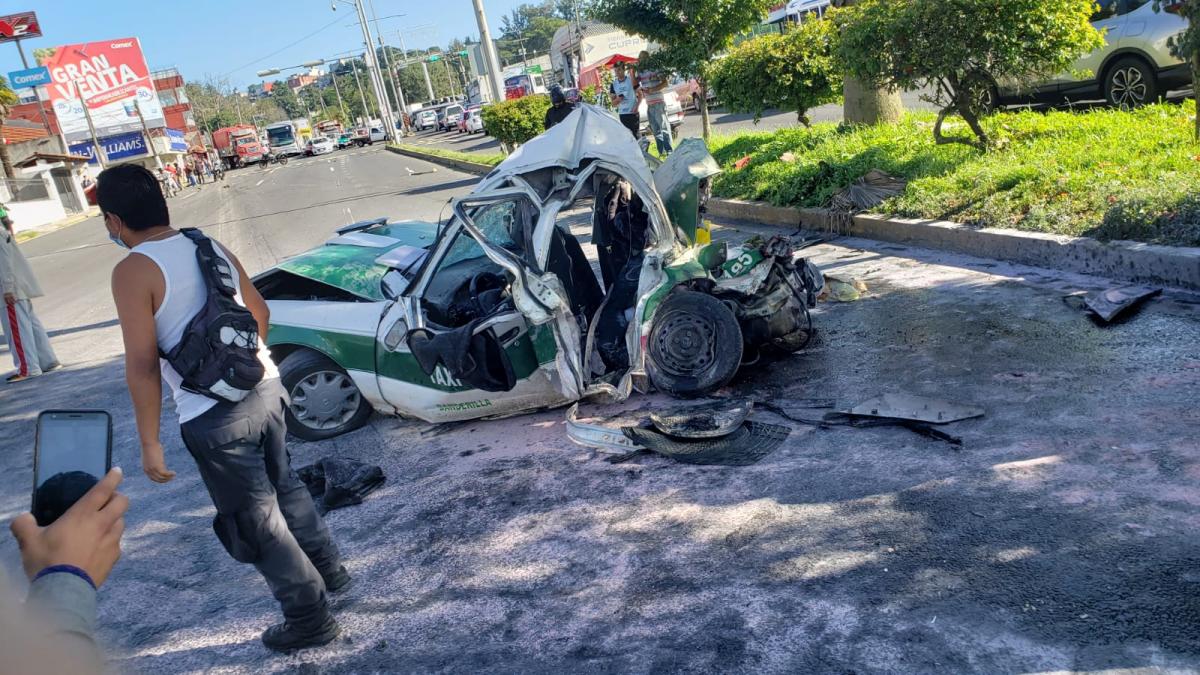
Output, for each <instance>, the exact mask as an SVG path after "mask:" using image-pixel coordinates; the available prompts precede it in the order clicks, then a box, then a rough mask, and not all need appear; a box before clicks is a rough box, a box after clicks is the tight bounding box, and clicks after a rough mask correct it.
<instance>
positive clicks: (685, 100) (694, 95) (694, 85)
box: [668, 77, 717, 110]
mask: <svg viewBox="0 0 1200 675" xmlns="http://www.w3.org/2000/svg"><path fill="white" fill-rule="evenodd" d="M668 86H670V88H671V91H673V92H675V96H676V97H678V99H679V103H680V105H682V106H683V107H684V108H686V109H688V110H699V109H700V83H699V82H697V81H696V78H691V79H687V80H685V79H683V78H682V77H675V78H672V79H671V83H670V85H668ZM716 102H717V92H716V90H715V89H713V88H712V87H709V88H708V105H710V106H711V105H713V104H714V103H716Z"/></svg>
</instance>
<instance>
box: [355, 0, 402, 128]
mask: <svg viewBox="0 0 1200 675" xmlns="http://www.w3.org/2000/svg"><path fill="white" fill-rule="evenodd" d="M354 9H355V10H357V11H358V22H359V25H361V26H362V31H363V42H364V44H365V46H366V48H367V51H366V58H367V71H368V72H367V74H368V75H370V76H371V84H372V89H374V90H375V98H376V99H377V100H378V102H379V108H380V110H379V117H380V120H381V121H382V122H383V124H384V126H385V127H387V128H388V129H390V131H388V132H387V134H388V136H392V135H394V134H395V129H396V124H395V122H394V121H393V120H392V104H391V103H390V102H389V101H388V95H387V90H386V89H385V88H384V84H383V76H382V74H380V72H379V64H378V62H377V61H376V60H375V47H374V40H372V39H371V26H370V24H369V23H368V22H367V12H366V10H365V9H364V8H363V2H362V0H354Z"/></svg>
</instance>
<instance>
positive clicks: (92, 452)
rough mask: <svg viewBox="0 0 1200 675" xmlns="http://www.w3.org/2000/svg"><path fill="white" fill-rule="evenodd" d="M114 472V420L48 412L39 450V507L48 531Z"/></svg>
mask: <svg viewBox="0 0 1200 675" xmlns="http://www.w3.org/2000/svg"><path fill="white" fill-rule="evenodd" d="M110 468H112V417H110V416H109V414H108V413H107V412H105V411H103V410H46V411H43V412H42V413H41V414H39V415H38V418H37V434H36V436H35V437H34V445H33V500H32V501H33V505H32V508H31V511H32V512H33V516H34V518H35V519H36V520H37V522H38V525H41V526H42V527H45V526H47V525H49V524H50V523H53V522H54V521H55V520H57V519H58V517H59V516H61V515H62V514H63V513H65V512H66V511H67V509H69V508H71V505H72V504H74V503H75V502H77V501H79V498H80V497H82V496H83V495H84V493H86V492H87V491H88V490H90V489H91V488H92V486H93V485H95V484H96V483H98V482H99V481H100V479H101V478H102V477H104V474H106V473H108V470H109V469H110Z"/></svg>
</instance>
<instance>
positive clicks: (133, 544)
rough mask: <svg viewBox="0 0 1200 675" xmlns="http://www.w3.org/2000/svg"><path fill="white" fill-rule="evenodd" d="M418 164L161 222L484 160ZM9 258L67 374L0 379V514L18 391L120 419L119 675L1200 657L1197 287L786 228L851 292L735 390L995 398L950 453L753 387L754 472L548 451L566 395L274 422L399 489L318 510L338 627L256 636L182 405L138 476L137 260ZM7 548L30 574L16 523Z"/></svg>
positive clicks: (228, 197)
mask: <svg viewBox="0 0 1200 675" xmlns="http://www.w3.org/2000/svg"><path fill="white" fill-rule="evenodd" d="M406 167H407V168H410V169H412V170H413V171H414V172H416V173H421V174H422V175H415V176H414V175H410V174H409V172H408V171H406ZM432 168H433V167H431V166H430V165H427V164H423V163H421V162H418V161H415V160H411V159H407V158H403V157H400V156H395V155H390V154H387V153H385V152H383V151H381V150H379V149H367V150H362V151H345V152H343V153H339V154H336V155H333V156H331V157H327V158H326V157H322V158H316V159H308V160H302V161H295V162H292V163H290V164H289V165H288V166H286V167H282V168H278V169H269V170H266V171H260V170H257V169H250V170H244V171H241V172H234V173H231V174H230V175H229V178H228V179H227V181H226V184H225V185H224V186H215V187H206V188H204V189H203V190H201V191H199V192H195V193H193V194H192V195H191V196H186V197H182V198H177V199H176V200H173V201H172V203H171V206H172V212H173V219H174V224H176V225H199V226H203V227H206V228H208V231H209V232H210V233H212V234H213V235H214V236H216V237H218V238H220V239H221V240H222V241H223V242H225V243H226V244H227V245H229V246H230V247H231V249H232V250H233V251H234V252H235V253H236V254H237V255H239V256H240V257H241V258H242V259H243V260H244V261H245V262H246V264H247V266H248V267H249V268H250V269H251V270H258V269H262V268H263V267H264V266H267V265H270V264H272V263H273V262H275V261H276V260H278V259H280V258H282V257H285V256H288V255H291V254H293V253H296V252H298V251H301V250H304V249H306V248H308V247H310V246H313V245H315V244H318V243H319V242H321V241H322V240H323V239H325V238H326V237H327V236H329V234H330V232H331V231H332V230H333V229H334V228H335V227H336V226H338V225H341V224H344V223H347V222H350V221H352V220H357V219H361V218H368V217H374V216H377V215H389V216H392V217H394V218H434V217H437V216H438V214H439V213H440V212H441V211H442V207H443V205H444V203H445V200H446V199H447V198H448V197H449V196H451V195H452V194H461V193H462V192H463V191H465V190H466V189H468V188H469V186H470V185H472V184H473V183H474V182H475V179H474V178H473V177H469V176H465V175H462V174H458V173H455V172H451V171H447V170H444V169H440V170H438V171H436V172H432ZM423 172H430V173H423ZM770 232H771V230H769V229H766V228H762V227H759V226H755V225H753V224H746V223H721V224H719V228H718V231H717V235H718V236H719V237H722V238H727V239H733V240H740V239H742V238H744V237H746V236H748V235H751V234H759V233H770ZM22 246H23V248H24V250H25V251H26V253H27V254H28V255H30V256H32V257H33V265H34V268H35V270H36V272H37V273H38V274H39V276H40V278H41V279H42V281H43V285H44V286H46V289H47V292H48V295H47V297H46V298H44V299H42V300H40V301H38V302H37V308H38V311H39V313H40V314H41V316H42V317H43V319H44V320H45V322H46V324H47V325H48V326H49V328H50V329H51V331H52V334H53V336H54V337H53V340H54V344H55V347H56V348H57V349H58V350H59V353H60V356H61V357H62V358H63V361H64V362H65V363H66V364H67V367H66V368H65V369H64V370H62V371H58V372H55V373H51V374H49V375H46V376H44V377H42V378H38V379H34V380H30V381H27V382H24V383H20V384H17V385H10V386H4V385H0V521H5V522H6V521H8V520H10V519H11V518H12V517H13V516H14V515H15V514H16V513H18V512H19V511H21V510H23V509H25V508H26V507H27V505H28V494H29V492H28V491H29V484H30V474H29V472H30V448H31V446H32V439H33V420H34V417H35V415H36V413H37V411H38V410H41V409H45V408H50V407H100V408H105V409H108V410H111V411H112V412H113V413H114V418H115V421H116V429H115V452H114V455H115V461H116V462H117V463H118V464H120V465H122V466H123V467H125V469H126V473H127V476H128V479H127V480H126V483H125V486H124V488H123V490H124V491H125V492H126V493H127V494H129V495H130V497H131V501H132V507H131V511H130V514H129V518H128V529H127V532H126V536H125V540H124V551H125V556H124V558H123V559H122V560H121V562H120V564H119V565H118V567H117V568H116V570H115V571H114V573H113V575H112V577H111V578H110V579H109V581H108V583H107V584H106V585H105V586H104V588H103V589H102V594H101V595H102V597H101V603H100V609H101V616H100V620H101V625H102V628H101V638H102V642H103V644H105V645H106V647H107V648H108V650H109V653H110V654H111V656H112V660H113V668H114V669H115V670H116V671H118V672H145V673H159V672H171V673H186V672H236V673H256V674H259V673H283V672H307V673H316V672H330V673H333V672H336V673H351V672H397V671H399V672H463V671H489V672H612V671H622V672H661V671H693V672H694V671H700V672H723V673H737V672H768V673H773V672H777V673H795V672H803V673H825V672H856V673H875V672H879V673H886V672H922V673H924V672H946V673H965V672H982V673H995V672H1032V671H1038V672H1043V671H1101V670H1105V671H1108V670H1112V671H1119V670H1122V669H1146V670H1147V671H1151V672H1166V671H1171V672H1175V671H1195V670H1197V669H1200V632H1197V630H1196V626H1197V621H1198V620H1200V572H1198V571H1197V568H1196V560H1197V559H1198V558H1200V544H1198V543H1197V537H1196V531H1197V529H1198V527H1200V496H1198V494H1200V493H1198V492H1197V490H1196V488H1195V484H1196V480H1197V478H1200V448H1198V445H1197V441H1196V430H1197V429H1198V428H1200V413H1198V412H1197V409H1196V405H1195V402H1196V401H1197V400H1198V399H1200V346H1198V345H1200V341H1198V340H1197V339H1196V338H1197V335H1198V334H1200V305H1198V304H1197V302H1196V298H1195V296H1191V295H1185V294H1181V293H1176V292H1169V293H1167V294H1166V296H1165V297H1164V298H1162V299H1159V300H1157V301H1155V302H1154V303H1152V304H1151V305H1150V306H1148V307H1146V308H1145V309H1144V310H1143V311H1142V312H1140V313H1139V314H1138V315H1137V316H1135V317H1134V318H1132V319H1130V320H1128V321H1125V322H1122V323H1120V324H1118V325H1114V326H1111V327H1109V328H1100V327H1098V326H1096V325H1095V324H1093V323H1092V322H1091V321H1090V320H1088V319H1087V318H1085V317H1084V316H1083V315H1082V314H1081V313H1080V312H1079V311H1078V310H1077V309H1076V308H1074V307H1072V306H1071V305H1070V304H1069V303H1066V302H1064V301H1063V296H1064V295H1066V294H1068V293H1072V292H1076V291H1081V290H1094V289H1098V288H1101V287H1104V286H1105V285H1107V283H1108V282H1106V281H1104V280H1102V279H1096V278H1089V277H1081V276H1077V275H1067V274H1059V273H1055V272H1050V271H1047V270H1038V269H1034V268H1028V267H1021V266H1014V265H1007V264H1003V263H997V262H995V261H986V260H979V259H971V258H965V257H961V256H953V255H947V254H937V253H931V252H929V251H922V250H918V249H910V248H906V247H903V246H896V245H891V244H878V243H873V242H867V241H862V240H853V239H842V240H838V241H836V242H834V243H832V244H825V245H819V246H815V247H812V248H808V249H806V250H805V254H806V255H810V256H811V257H812V258H813V259H814V260H815V261H816V262H817V263H818V264H819V265H820V266H821V267H822V268H823V269H824V270H825V271H826V272H827V273H828V274H836V275H841V276H843V277H846V278H851V277H852V278H858V279H861V280H862V281H864V282H865V283H866V285H867V286H868V288H869V292H868V293H867V297H865V298H864V299H862V300H860V301H858V302H854V303H846V304H822V305H821V306H820V307H819V308H818V309H817V311H816V312H815V316H814V320H815V322H816V325H817V327H818V331H819V333H818V339H817V340H816V342H815V343H814V344H813V345H811V346H810V348H808V349H807V350H806V351H805V352H804V353H802V354H800V355H797V356H794V357H791V358H789V359H786V360H784V361H781V362H779V363H776V364H771V365H769V366H765V365H764V366H757V367H752V368H749V369H748V370H747V371H746V372H745V373H743V375H741V376H740V377H739V379H737V380H735V382H734V383H733V385H731V387H730V388H729V390H728V391H727V392H724V393H726V394H729V395H734V396H749V397H753V398H755V399H758V400H761V401H770V402H772V403H774V404H776V405H777V406H781V407H782V409H784V410H785V411H788V412H789V413H790V414H792V415H793V416H804V417H811V416H812V415H813V414H815V413H819V411H813V410H811V409H808V408H806V407H805V406H808V405H813V403H812V402H811V399H814V398H822V399H824V398H834V399H836V400H837V401H838V402H839V404H842V405H847V404H852V403H855V402H858V401H861V400H863V399H865V398H868V397H870V396H873V395H875V394H877V393H880V392H884V391H887V392H909V393H914V394H921V395H927V396H938V397H943V398H949V399H953V400H956V401H960V402H969V403H973V404H976V405H979V406H982V407H983V408H984V409H985V410H986V415H985V416H984V417H983V418H980V419H976V420H971V421H967V422H961V423H956V424H954V425H951V426H950V427H948V428H947V429H946V430H947V431H949V432H950V433H953V434H955V435H959V436H961V437H962V439H963V447H962V448H961V449H956V448H953V447H951V446H949V445H947V444H945V443H942V442H939V441H934V440H930V439H926V438H923V437H921V436H917V435H915V434H912V433H911V432H909V431H907V430H902V429H896V428H863V429H853V428H845V427H835V428H831V429H817V428H814V427H811V426H808V425H803V424H797V423H794V422H791V421H789V420H787V419H783V418H781V417H777V416H775V415H773V414H771V413H770V412H767V411H765V410H762V409H761V408H760V410H759V411H758V412H757V413H756V415H757V416H758V418H759V419H762V420H764V421H770V422H775V423H782V424H787V425H789V426H792V427H793V429H792V432H791V436H790V437H789V439H788V441H787V442H786V443H785V444H784V445H783V446H782V447H781V448H779V449H778V450H776V451H775V452H774V453H773V454H771V455H769V456H768V457H766V458H765V459H763V460H762V461H761V462H759V463H758V464H755V465H752V466H748V467H696V466H684V465H679V464H675V463H672V462H670V461H669V460H666V459H660V458H655V457H642V458H637V459H634V460H633V461H631V462H629V463H625V464H609V463H607V462H605V461H603V460H602V459H601V458H600V457H599V456H597V454H596V453H594V452H592V451H590V450H587V449H584V448H581V447H578V446H574V445H572V444H571V443H570V442H569V441H567V439H566V438H565V435H564V432H563V411H562V410H552V411H546V412H542V413H536V414H531V415H524V416H520V417H515V418H510V419H505V420H492V421H480V422H475V423H463V424H458V425H450V426H444V427H430V426H428V425H424V424H416V423H411V422H405V421H403V420H397V419H390V418H382V417H379V416H376V417H375V418H373V419H372V421H371V423H370V424H369V425H368V426H367V427H365V428H364V429H362V430H360V431H357V432H355V433H352V434H349V435H347V436H344V437H341V438H338V439H333V440H330V441H325V442H321V443H293V444H292V445H291V448H290V450H291V453H292V455H293V458H294V461H295V463H296V464H297V465H303V464H306V463H308V462H311V461H313V460H315V459H317V458H319V457H324V456H329V455H335V456H348V457H354V458H359V459H363V460H366V461H370V462H374V463H377V464H379V465H381V466H382V467H383V469H384V471H385V473H386V474H387V476H388V483H387V485H385V487H384V488H383V489H381V490H380V491H379V492H377V493H375V494H373V495H372V496H371V497H369V498H368V500H367V501H366V502H365V503H363V504H362V505H359V506H356V507H352V508H348V509H344V510H338V511H334V512H332V513H330V514H329V515H328V516H327V520H328V522H329V523H330V526H331V529H332V531H333V532H334V535H335V537H336V538H337V539H338V541H339V544H340V545H341V547H342V551H343V553H344V556H345V559H346V564H347V565H348V567H349V569H350V571H351V573H352V574H353V575H354V576H355V577H356V583H355V585H353V586H352V587H351V589H350V590H349V592H348V593H347V595H346V596H345V597H343V598H340V599H338V600H337V601H336V603H335V608H336V611H337V612H338V616H339V618H340V620H341V622H342V624H343V626H344V628H345V637H343V638H341V639H339V640H338V641H337V642H336V643H334V644H333V645H331V646H329V647H327V648H323V649H320V650H316V651H310V652H303V653H300V654H298V655H293V656H276V655H272V654H269V653H268V652H267V651H266V650H265V649H264V648H263V647H262V646H261V645H260V644H259V641H258V636H259V632H260V631H261V630H262V628H263V627H265V626H266V625H267V624H269V623H271V622H274V621H276V620H278V617H277V612H278V608H277V607H276V606H275V605H274V603H273V601H272V600H271V598H270V596H269V594H268V592H267V589H266V587H265V585H264V583H263V582H262V580H261V578H259V577H258V576H257V574H256V573H255V572H254V570H253V569H251V568H249V567H247V566H244V565H239V564H236V563H234V562H233V561H232V560H230V559H229V558H228V556H227V555H226V554H225V553H224V551H223V550H222V549H221V547H220V545H219V544H218V542H217V540H216V538H215V537H214V536H213V533H212V531H211V528H210V523H211V519H212V515H213V509H212V507H211V505H210V504H209V502H208V499H207V496H206V495H205V493H204V490H203V488H202V485H201V482H200V479H199V477H198V476H197V474H196V471H195V468H194V465H193V464H192V463H191V461H190V458H189V457H188V456H187V453H186V451H185V450H184V449H183V447H182V444H181V442H180V440H179V438H178V435H177V433H176V432H175V431H174V430H173V428H172V425H170V424H169V423H168V424H165V425H164V438H163V440H164V443H165V445H166V446H167V461H168V464H169V466H171V467H172V468H173V469H175V470H176V471H178V472H179V475H178V477H177V478H176V479H175V481H173V482H172V483H170V484H168V485H155V484H151V483H150V482H149V481H148V480H147V479H146V478H145V477H143V476H142V474H141V473H140V471H139V470H138V451H137V447H136V445H135V438H136V437H135V434H134V428H133V423H132V419H131V415H130V414H129V401H128V395H127V394H126V392H125V388H124V385H123V381H122V365H121V363H120V361H119V359H118V356H119V354H120V344H119V339H118V336H117V331H116V328H115V326H114V325H113V317H114V313H113V309H112V303H111V300H110V299H109V295H108V289H107V280H108V275H109V271H110V270H111V268H112V265H113V264H114V263H115V262H116V261H117V260H118V259H119V258H120V256H121V255H123V252H122V251H120V250H119V249H117V248H116V247H114V246H113V245H111V244H109V243H107V239H106V238H105V236H104V232H103V230H102V228H101V226H100V224H99V223H98V222H97V221H96V220H92V221H88V222H85V223H82V224H79V225H76V226H73V227H71V228H69V229H66V230H62V231H59V232H56V233H52V234H49V235H46V236H43V237H41V238H39V239H36V240H34V241H31V242H28V243H26V244H23V245H22ZM0 357H3V358H6V359H7V355H0ZM668 404H669V401H668V400H667V399H665V398H663V397H661V396H659V395H649V396H647V395H635V396H634V397H633V398H632V399H631V400H630V401H629V402H628V403H627V404H626V405H624V406H620V407H619V409H620V410H623V411H627V412H628V411H635V414H636V411H641V412H642V413H644V412H645V411H646V410H648V409H652V408H661V407H662V406H665V405H668ZM615 411H616V409H615V408H613V407H610V406H603V405H599V404H594V403H593V404H588V405H585V406H584V410H583V412H584V414H585V415H595V416H600V417H605V416H608V415H611V414H614V412H615ZM0 565H2V567H3V569H5V570H6V571H8V572H9V574H10V576H13V577H15V576H17V572H16V571H17V570H18V569H19V568H18V565H17V552H16V549H15V546H14V545H13V542H12V541H11V539H9V538H8V537H7V536H6V535H5V536H0ZM18 585H19V584H18Z"/></svg>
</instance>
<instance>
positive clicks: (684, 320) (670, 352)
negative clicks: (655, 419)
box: [646, 290, 742, 398]
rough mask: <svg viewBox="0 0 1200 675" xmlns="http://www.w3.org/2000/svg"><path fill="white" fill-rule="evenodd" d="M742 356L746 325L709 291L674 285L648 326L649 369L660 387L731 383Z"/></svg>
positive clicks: (704, 389)
mask: <svg viewBox="0 0 1200 675" xmlns="http://www.w3.org/2000/svg"><path fill="white" fill-rule="evenodd" d="M741 362H742V329H741V327H739V326H738V322H737V317H735V316H734V315H733V312H732V311H730V309H729V307H727V306H725V304H724V303H722V302H721V301H720V300H717V299H716V298H714V297H713V296H711V295H707V294H705V293H698V292H696V291H684V290H679V291H675V292H674V293H672V294H671V295H669V296H668V297H667V299H666V300H664V301H663V304H662V306H661V307H659V309H658V311H657V312H656V313H655V315H654V323H653V324H652V325H651V326H650V335H649V342H648V346H647V350H646V369H647V371H648V373H649V375H650V381H651V382H652V383H654V386H655V387H656V388H658V389H659V390H661V391H665V392H667V393H668V394H671V395H672V396H678V397H680V398H695V397H699V396H705V395H707V394H710V393H712V392H714V391H716V390H717V389H720V388H721V387H723V386H725V385H726V384H728V383H729V381H730V380H731V379H733V376H734V375H735V374H737V370H738V366H739V365H741Z"/></svg>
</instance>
